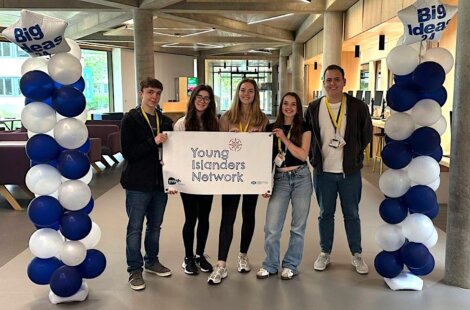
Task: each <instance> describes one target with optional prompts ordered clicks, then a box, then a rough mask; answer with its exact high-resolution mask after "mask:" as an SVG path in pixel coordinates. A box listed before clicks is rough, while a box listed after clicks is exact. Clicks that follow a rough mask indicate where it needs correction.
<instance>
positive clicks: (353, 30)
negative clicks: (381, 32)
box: [344, 0, 363, 40]
mask: <svg viewBox="0 0 470 310" xmlns="http://www.w3.org/2000/svg"><path fill="white" fill-rule="evenodd" d="M362 8H363V0H360V1H358V2H357V3H356V4H354V5H353V6H352V7H350V8H349V9H348V10H347V11H346V13H345V17H344V40H348V39H350V38H352V37H354V36H355V35H358V34H359V33H361V32H362Z"/></svg>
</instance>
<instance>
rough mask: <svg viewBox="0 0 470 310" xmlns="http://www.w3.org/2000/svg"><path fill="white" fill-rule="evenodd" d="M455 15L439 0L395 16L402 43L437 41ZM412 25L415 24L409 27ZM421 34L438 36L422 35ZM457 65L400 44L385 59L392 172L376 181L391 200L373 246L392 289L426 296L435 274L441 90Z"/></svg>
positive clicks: (386, 157) (383, 207) (436, 51)
mask: <svg viewBox="0 0 470 310" xmlns="http://www.w3.org/2000/svg"><path fill="white" fill-rule="evenodd" d="M455 11H456V9H455V8H454V7H449V6H447V5H443V4H440V3H439V1H435V0H433V1H417V2H416V3H415V4H414V5H411V6H410V7H408V8H405V9H403V10H402V11H400V12H399V13H398V15H399V17H400V19H401V20H402V22H403V23H404V24H405V39H404V40H403V42H404V43H405V44H411V43H414V42H417V41H416V40H417V38H419V40H418V41H424V40H436V39H438V38H439V37H440V34H441V31H442V30H443V28H445V26H446V25H447V23H448V21H449V19H450V18H451V17H452V15H453V14H455ZM432 12H434V13H432ZM451 12H452V14H451ZM413 14H414V15H413ZM426 14H427V15H426ZM428 17H429V18H428ZM431 17H433V18H434V17H435V19H433V18H431ZM413 21H416V22H417V24H416V25H411V24H412V22H413ZM424 21H426V24H423V23H424ZM433 22H434V24H433V25H434V26H428V24H429V25H430V24H432V23H433ZM423 27H424V28H423ZM421 28H423V29H425V30H426V31H427V30H429V29H434V30H433V32H426V33H425V34H423V33H421V35H419V36H417V34H418V33H420V31H421V30H420V29H421ZM421 55H423V56H422V57H421ZM453 64H454V59H453V56H452V54H451V53H450V52H449V51H447V50H446V49H444V48H440V47H437V48H431V49H428V50H427V51H425V52H424V53H422V54H420V52H419V51H417V50H416V49H414V48H412V47H411V46H409V45H399V46H396V47H395V48H393V49H392V50H391V51H390V53H389V54H388V56H387V65H388V68H389V69H390V71H391V72H392V73H393V74H394V77H395V84H394V85H393V86H392V87H391V88H390V89H389V90H388V92H387V102H388V105H389V107H390V108H391V109H392V112H393V113H392V115H391V116H390V117H389V118H388V119H387V120H386V123H385V134H386V141H387V144H386V145H385V147H384V149H383V151H382V159H383V161H384V163H385V165H386V166H387V167H388V168H389V169H388V170H386V171H385V172H384V173H383V174H382V176H381V177H380V180H379V187H380V190H381V191H382V192H383V193H384V195H385V197H386V198H385V199H384V200H383V201H382V203H381V204H380V208H379V212H380V216H381V218H382V219H383V220H384V222H385V223H384V224H383V225H381V226H380V227H379V228H378V230H377V233H376V241H377V243H378V245H379V247H380V248H381V249H382V250H383V251H382V252H380V253H379V254H378V255H377V256H376V258H375V261H374V265H375V269H376V270H377V272H378V273H379V274H380V275H381V276H383V277H384V278H385V281H386V283H387V284H388V285H389V287H390V288H391V289H414V290H421V289H422V286H423V281H422V280H421V279H420V278H419V276H425V275H427V274H429V273H431V272H432V270H433V269H434V264H435V262H434V258H433V256H432V254H431V252H430V251H429V249H431V248H432V247H433V246H434V245H435V244H436V243H437V237H438V234H437V231H436V229H435V227H434V225H433V223H432V219H434V218H435V217H436V216H437V214H438V211H439V205H438V202H437V197H436V193H435V190H436V189H437V188H438V187H439V182H440V177H439V174H440V167H439V161H440V160H441V158H442V148H441V146H440V143H441V138H440V137H441V136H442V134H443V133H444V132H445V130H446V127H447V123H446V120H445V118H444V117H443V116H442V114H441V107H442V106H443V105H444V104H445V102H446V99H447V91H446V89H445V88H444V87H443V83H444V80H445V76H446V74H447V73H449V71H450V70H451V69H452V67H453ZM405 266H406V268H407V270H408V271H404V268H405Z"/></svg>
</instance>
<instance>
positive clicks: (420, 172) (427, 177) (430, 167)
mask: <svg viewBox="0 0 470 310" xmlns="http://www.w3.org/2000/svg"><path fill="white" fill-rule="evenodd" d="M407 171H408V177H409V178H410V180H411V181H413V182H415V183H417V184H420V185H428V184H431V183H432V182H434V181H435V180H436V179H437V178H438V177H439V174H440V173H441V170H440V167H439V163H438V162H437V161H436V160H435V159H434V158H432V157H430V156H418V157H415V158H413V159H412V160H411V163H410V164H409V165H408V169H407Z"/></svg>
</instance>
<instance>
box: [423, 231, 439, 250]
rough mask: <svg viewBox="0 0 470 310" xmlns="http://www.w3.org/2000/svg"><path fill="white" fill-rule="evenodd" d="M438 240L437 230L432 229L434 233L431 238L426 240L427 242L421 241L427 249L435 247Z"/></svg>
mask: <svg viewBox="0 0 470 310" xmlns="http://www.w3.org/2000/svg"><path fill="white" fill-rule="evenodd" d="M438 239H439V236H438V234H437V229H436V227H434V231H433V232H432V235H431V237H429V238H428V240H426V241H423V244H424V245H425V246H426V247H427V248H428V249H430V248H432V247H434V246H435V245H436V243H437V240H438Z"/></svg>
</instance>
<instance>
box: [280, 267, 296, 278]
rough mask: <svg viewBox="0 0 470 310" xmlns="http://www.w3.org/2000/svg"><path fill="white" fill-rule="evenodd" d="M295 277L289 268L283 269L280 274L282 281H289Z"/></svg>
mask: <svg viewBox="0 0 470 310" xmlns="http://www.w3.org/2000/svg"><path fill="white" fill-rule="evenodd" d="M294 276H295V274H294V272H293V271H292V270H291V269H289V268H283V269H282V273H281V279H282V280H290V279H292V278H293V277H294Z"/></svg>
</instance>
